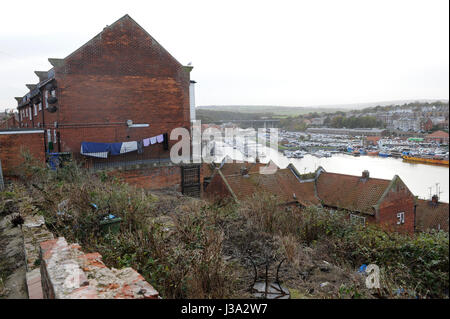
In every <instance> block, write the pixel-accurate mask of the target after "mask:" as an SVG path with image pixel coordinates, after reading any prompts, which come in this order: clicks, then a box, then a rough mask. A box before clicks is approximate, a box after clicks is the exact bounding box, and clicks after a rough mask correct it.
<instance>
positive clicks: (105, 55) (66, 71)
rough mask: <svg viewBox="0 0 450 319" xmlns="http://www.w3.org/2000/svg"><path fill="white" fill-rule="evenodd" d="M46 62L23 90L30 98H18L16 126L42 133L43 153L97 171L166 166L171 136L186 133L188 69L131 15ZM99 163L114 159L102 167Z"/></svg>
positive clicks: (189, 93)
mask: <svg viewBox="0 0 450 319" xmlns="http://www.w3.org/2000/svg"><path fill="white" fill-rule="evenodd" d="M48 60H49V62H50V63H51V65H52V66H53V67H52V68H51V69H50V70H48V71H36V72H35V73H36V75H37V76H38V77H39V82H38V83H36V84H27V85H26V86H27V88H28V89H29V92H28V93H27V94H26V95H24V96H23V97H18V98H16V99H17V101H18V113H19V122H20V124H19V126H20V127H21V128H42V129H45V150H46V151H48V150H50V151H53V152H70V153H72V154H73V155H74V156H75V157H83V158H84V159H89V160H93V161H95V162H96V163H102V162H105V163H106V162H111V161H114V162H124V161H137V160H140V161H142V160H151V159H159V160H161V159H166V160H167V159H168V158H169V149H170V146H171V144H172V143H175V141H172V142H170V141H169V140H168V134H170V132H171V130H172V129H173V128H176V127H184V128H186V129H188V130H190V127H191V120H192V119H191V108H193V107H194V105H191V103H193V101H194V98H193V83H194V82H193V81H191V80H190V71H191V70H192V66H183V65H182V64H181V63H179V62H178V61H177V60H176V59H175V58H174V57H173V56H172V55H171V54H170V53H169V52H167V51H166V50H165V49H164V48H163V47H162V46H161V45H160V44H159V43H158V42H157V41H156V40H155V39H154V38H153V37H152V36H151V35H150V34H148V33H147V32H146V31H145V30H144V29H143V28H142V27H141V26H139V25H138V24H137V23H136V22H135V21H134V20H133V19H132V18H131V17H130V16H128V15H125V16H124V17H122V18H121V19H119V20H118V21H116V22H114V23H113V24H112V25H110V26H106V27H105V28H104V29H103V30H102V31H101V32H100V33H99V34H98V35H96V36H95V37H94V38H93V39H91V40H90V41H88V42H87V43H86V44H84V45H83V46H81V47H80V48H79V49H77V50H76V51H74V52H73V53H71V54H69V55H68V56H67V57H65V58H64V59H55V58H49V59H48ZM192 114H195V113H194V112H192ZM161 135H163V138H160V139H159V140H158V142H157V143H151V145H146V147H143V148H142V149H140V151H139V152H121V151H119V150H117V151H116V152H114V145H111V147H109V146H104V145H103V146H102V145H93V144H90V145H87V144H86V146H85V150H84V152H83V151H82V145H81V144H82V142H92V143H110V144H112V143H129V142H132V143H133V142H136V141H137V142H138V141H143V140H145V139H147V138H155V137H157V136H161ZM152 141H153V140H152ZM162 141H163V142H162ZM130 145H131V144H130ZM135 146H136V144H132V150H133V151H136V147H135ZM102 147H103V148H104V149H102ZM116 147H117V145H116ZM82 153H84V154H82ZM89 153H93V154H89ZM97 153H101V154H100V155H99V154H97ZM105 153H108V154H105ZM125 153H127V154H125ZM96 154H97V156H95V155H96ZM82 155H85V156H82ZM86 155H93V156H86ZM104 155H114V157H111V156H109V158H108V160H105V156H104Z"/></svg>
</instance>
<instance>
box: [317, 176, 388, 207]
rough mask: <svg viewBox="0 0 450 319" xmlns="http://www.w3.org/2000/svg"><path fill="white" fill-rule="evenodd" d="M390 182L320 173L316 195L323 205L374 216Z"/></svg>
mask: <svg viewBox="0 0 450 319" xmlns="http://www.w3.org/2000/svg"><path fill="white" fill-rule="evenodd" d="M390 182H391V181H390V180H385V179H378V178H367V179H363V178H362V177H361V176H352V175H344V174H337V173H327V172H322V173H321V174H320V176H319V178H318V180H317V193H318V196H319V198H320V199H321V200H322V201H323V203H324V204H325V205H327V206H330V207H338V208H341V209H347V210H351V211H356V212H361V213H366V214H370V215H374V214H375V211H374V209H373V206H374V205H376V204H377V202H378V201H379V199H380V198H381V196H382V195H383V193H384V191H385V190H386V188H387V187H388V186H389V184H390Z"/></svg>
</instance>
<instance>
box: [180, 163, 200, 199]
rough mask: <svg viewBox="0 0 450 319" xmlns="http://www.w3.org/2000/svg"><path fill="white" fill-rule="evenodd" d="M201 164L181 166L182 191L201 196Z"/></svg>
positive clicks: (189, 194) (188, 194)
mask: <svg viewBox="0 0 450 319" xmlns="http://www.w3.org/2000/svg"><path fill="white" fill-rule="evenodd" d="M200 189H201V184H200V165H183V166H181V193H183V195H187V196H192V197H200Z"/></svg>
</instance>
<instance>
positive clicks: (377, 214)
mask: <svg viewBox="0 0 450 319" xmlns="http://www.w3.org/2000/svg"><path fill="white" fill-rule="evenodd" d="M261 167H264V165H263V164H250V165H249V164H242V163H241V164H239V163H225V164H222V165H221V166H219V167H216V168H215V169H213V170H210V171H209V177H207V176H208V172H205V173H204V174H205V180H208V181H209V182H208V183H207V185H206V187H205V196H206V197H207V198H209V199H211V200H217V199H221V198H226V197H229V198H232V199H234V200H236V201H240V200H243V199H245V198H250V197H252V196H253V194H256V193H267V194H271V195H273V196H275V197H277V198H278V200H279V201H280V203H281V204H283V205H295V206H299V207H308V206H321V207H325V208H327V209H328V210H330V211H331V212H332V211H336V210H341V211H342V210H343V211H346V212H348V216H349V218H350V219H351V220H352V221H353V222H355V223H360V224H363V225H367V224H378V225H380V226H381V227H383V228H385V229H386V230H389V231H395V232H401V233H410V234H411V233H414V232H415V231H428V230H431V229H443V230H446V231H448V219H449V218H448V215H449V213H448V204H446V203H439V202H438V200H437V198H433V201H434V204H433V203H431V204H430V202H429V201H426V200H419V199H417V198H416V197H415V196H414V195H413V193H412V192H411V191H410V190H409V188H408V187H407V186H406V184H405V183H404V182H403V181H402V179H401V178H400V177H399V176H397V175H396V176H394V177H393V178H392V180H386V179H378V178H372V177H370V173H369V172H368V171H364V172H362V174H361V176H352V175H345V174H337V173H329V172H326V171H325V170H324V169H323V168H322V167H319V168H318V169H317V171H316V172H315V173H313V174H303V175H302V174H299V172H298V171H297V170H296V169H295V167H294V166H293V165H292V164H289V165H288V167H287V168H285V169H278V170H277V171H276V172H275V173H274V174H261V173H260V171H259V168H261Z"/></svg>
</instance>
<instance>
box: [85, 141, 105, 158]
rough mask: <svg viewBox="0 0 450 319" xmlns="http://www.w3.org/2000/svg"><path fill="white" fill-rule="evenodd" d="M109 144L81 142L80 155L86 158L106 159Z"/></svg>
mask: <svg viewBox="0 0 450 319" xmlns="http://www.w3.org/2000/svg"><path fill="white" fill-rule="evenodd" d="M109 150H110V145H109V143H94V142H81V152H80V153H81V154H83V155H86V156H93V157H100V158H108V153H109Z"/></svg>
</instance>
